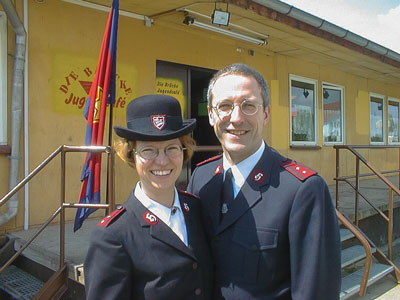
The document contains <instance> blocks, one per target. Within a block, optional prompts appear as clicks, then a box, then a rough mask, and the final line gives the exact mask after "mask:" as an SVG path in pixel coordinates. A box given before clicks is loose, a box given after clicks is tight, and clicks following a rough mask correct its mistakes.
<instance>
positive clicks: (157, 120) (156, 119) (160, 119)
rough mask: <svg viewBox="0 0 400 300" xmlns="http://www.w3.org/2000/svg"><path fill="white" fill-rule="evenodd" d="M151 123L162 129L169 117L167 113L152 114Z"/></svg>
mask: <svg viewBox="0 0 400 300" xmlns="http://www.w3.org/2000/svg"><path fill="white" fill-rule="evenodd" d="M150 118H151V123H152V124H153V126H154V127H155V128H157V129H158V130H162V129H163V128H164V127H165V125H166V124H167V118H166V116H165V115H152V116H150Z"/></svg>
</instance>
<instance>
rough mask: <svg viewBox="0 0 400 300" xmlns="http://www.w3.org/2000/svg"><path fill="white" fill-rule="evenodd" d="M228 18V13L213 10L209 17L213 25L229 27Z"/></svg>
mask: <svg viewBox="0 0 400 300" xmlns="http://www.w3.org/2000/svg"><path fill="white" fill-rule="evenodd" d="M229 16H230V13H229V12H228V11H222V10H219V9H214V12H213V14H212V16H211V20H212V22H213V24H217V25H224V26H228V25H229Z"/></svg>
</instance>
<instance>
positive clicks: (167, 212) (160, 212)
mask: <svg viewBox="0 0 400 300" xmlns="http://www.w3.org/2000/svg"><path fill="white" fill-rule="evenodd" d="M174 192H175V196H174V204H173V205H172V207H176V208H178V210H181V205H180V204H179V196H178V191H177V190H176V188H174ZM135 197H136V198H137V199H138V200H139V201H140V202H141V203H142V204H143V206H144V207H146V208H147V209H148V210H150V211H151V212H152V213H154V214H155V215H156V216H157V217H159V218H160V219H161V220H162V221H163V222H164V223H165V224H167V225H168V224H169V219H170V217H171V207H167V206H164V205H162V204H160V203H158V202H157V201H154V200H152V199H150V198H149V197H148V196H147V195H146V193H145V192H144V191H143V190H142V187H141V186H140V181H139V182H138V183H137V184H136V188H135Z"/></svg>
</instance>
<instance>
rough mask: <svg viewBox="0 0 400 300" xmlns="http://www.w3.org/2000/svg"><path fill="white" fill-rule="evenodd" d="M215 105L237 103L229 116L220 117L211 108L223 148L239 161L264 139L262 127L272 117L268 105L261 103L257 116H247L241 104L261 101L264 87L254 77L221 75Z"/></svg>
mask: <svg viewBox="0 0 400 300" xmlns="http://www.w3.org/2000/svg"><path fill="white" fill-rule="evenodd" d="M212 95H213V97H212V103H211V104H210V105H211V106H212V107H218V105H220V104H221V103H224V102H227V103H230V104H235V106H234V108H233V111H232V113H231V115H230V116H225V117H222V118H221V117H219V116H218V114H217V111H216V109H214V108H212V107H208V115H209V121H210V124H211V126H213V127H214V131H215V134H216V136H217V138H218V139H219V141H220V143H221V145H222V148H223V150H224V151H225V153H226V155H227V157H228V159H229V160H231V162H232V163H236V164H237V163H239V162H240V161H242V160H244V159H245V158H247V157H249V156H250V155H252V154H253V153H254V152H256V151H257V149H258V148H259V147H260V145H261V143H262V141H263V127H264V125H265V124H267V122H268V119H269V106H267V107H266V108H265V109H264V108H263V107H262V106H260V107H259V109H258V110H257V112H256V113H255V114H254V115H251V116H248V115H245V114H244V113H243V112H242V111H241V109H240V104H241V103H242V102H243V101H244V100H248V101H252V102H253V101H254V103H255V104H257V105H258V104H262V103H263V99H262V96H261V88H260V86H259V84H258V83H257V81H256V80H255V79H254V78H253V77H246V76H243V75H239V74H230V75H226V76H222V77H220V78H219V79H217V80H216V82H215V84H214V87H213V90H212Z"/></svg>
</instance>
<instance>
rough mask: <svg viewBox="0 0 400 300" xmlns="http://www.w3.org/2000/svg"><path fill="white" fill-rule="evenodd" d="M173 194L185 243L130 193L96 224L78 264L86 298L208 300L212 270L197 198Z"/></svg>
mask: <svg viewBox="0 0 400 300" xmlns="http://www.w3.org/2000/svg"><path fill="white" fill-rule="evenodd" d="M179 197H180V201H181V207H182V211H183V214H184V218H185V223H186V229H187V234H188V243H189V246H186V245H185V244H184V243H183V242H182V241H181V240H180V239H179V237H178V236H177V235H176V234H175V233H174V232H173V231H172V230H171V229H170V228H169V227H168V226H167V225H166V224H165V223H163V221H161V220H159V219H158V218H157V216H155V215H154V214H152V213H151V212H149V211H148V209H147V208H145V207H144V206H143V205H142V204H141V203H140V202H139V200H137V198H136V197H135V196H134V193H133V192H132V193H131V195H130V197H129V199H128V200H127V201H126V202H125V203H124V204H123V206H121V207H119V208H118V209H117V210H116V211H115V212H114V213H112V214H111V215H110V216H109V217H106V218H104V219H103V220H102V221H101V222H100V223H99V226H96V229H95V230H94V232H93V233H92V236H91V241H90V246H89V250H88V253H87V256H86V260H85V267H84V272H85V289H86V296H87V299H88V300H92V299H93V300H94V299H95V300H98V299H107V300H110V299H118V300H122V299H124V300H125V299H150V300H156V299H170V300H172V299H205V300H207V299H211V297H212V296H211V294H212V282H213V273H212V269H211V267H212V265H211V261H210V253H209V248H208V244H207V241H206V236H205V233H204V230H203V226H202V224H201V215H200V203H199V199H197V198H195V197H194V196H191V195H188V194H182V193H180V195H179Z"/></svg>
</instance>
